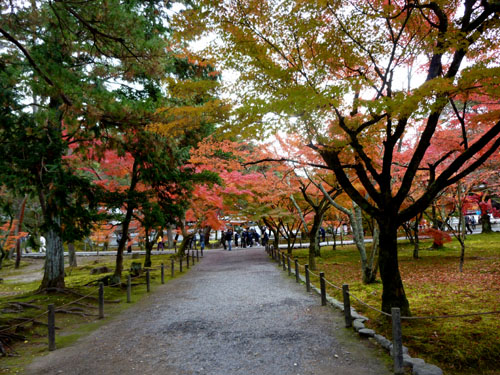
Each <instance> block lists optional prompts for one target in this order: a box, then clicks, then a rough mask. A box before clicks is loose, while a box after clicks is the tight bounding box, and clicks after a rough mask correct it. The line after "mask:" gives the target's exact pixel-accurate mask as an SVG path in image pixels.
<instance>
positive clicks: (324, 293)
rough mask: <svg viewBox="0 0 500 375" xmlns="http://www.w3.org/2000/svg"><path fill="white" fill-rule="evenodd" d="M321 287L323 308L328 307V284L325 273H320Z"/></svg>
mask: <svg viewBox="0 0 500 375" xmlns="http://www.w3.org/2000/svg"><path fill="white" fill-rule="evenodd" d="M319 285H320V286H321V306H326V283H325V273H324V272H320V273H319Z"/></svg>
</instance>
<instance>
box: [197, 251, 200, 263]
mask: <svg viewBox="0 0 500 375" xmlns="http://www.w3.org/2000/svg"><path fill="white" fill-rule="evenodd" d="M196 261H197V262H199V261H200V254H199V253H198V249H196Z"/></svg>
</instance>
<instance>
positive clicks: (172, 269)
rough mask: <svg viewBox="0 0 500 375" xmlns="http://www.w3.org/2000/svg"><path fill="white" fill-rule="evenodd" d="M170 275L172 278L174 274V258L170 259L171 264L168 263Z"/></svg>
mask: <svg viewBox="0 0 500 375" xmlns="http://www.w3.org/2000/svg"><path fill="white" fill-rule="evenodd" d="M170 263H171V264H170V274H171V275H172V277H174V273H175V270H174V269H175V260H174V258H172V259H171V262H170Z"/></svg>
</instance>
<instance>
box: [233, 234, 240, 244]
mask: <svg viewBox="0 0 500 375" xmlns="http://www.w3.org/2000/svg"><path fill="white" fill-rule="evenodd" d="M239 238H240V234H239V233H238V232H235V233H234V246H235V247H238V240H239Z"/></svg>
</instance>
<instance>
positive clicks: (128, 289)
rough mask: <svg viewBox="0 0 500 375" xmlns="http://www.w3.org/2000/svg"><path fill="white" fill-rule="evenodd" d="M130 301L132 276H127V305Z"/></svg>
mask: <svg viewBox="0 0 500 375" xmlns="http://www.w3.org/2000/svg"><path fill="white" fill-rule="evenodd" d="M131 301H132V276H130V274H128V276H127V303H130V302H131Z"/></svg>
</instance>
